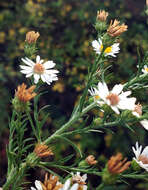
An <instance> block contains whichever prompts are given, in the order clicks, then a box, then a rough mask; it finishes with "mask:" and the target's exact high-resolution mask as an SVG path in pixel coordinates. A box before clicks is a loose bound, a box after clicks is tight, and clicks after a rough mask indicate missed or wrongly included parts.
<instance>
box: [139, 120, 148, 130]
mask: <svg viewBox="0 0 148 190" xmlns="http://www.w3.org/2000/svg"><path fill="white" fill-rule="evenodd" d="M140 123H141V125H142V126H143V127H144V128H145V129H146V130H148V120H147V119H144V120H142V121H140Z"/></svg>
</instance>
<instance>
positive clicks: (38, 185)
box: [31, 180, 43, 190]
mask: <svg viewBox="0 0 148 190" xmlns="http://www.w3.org/2000/svg"><path fill="white" fill-rule="evenodd" d="M35 187H36V188H34V187H31V190H43V188H42V185H41V183H40V181H38V180H35Z"/></svg>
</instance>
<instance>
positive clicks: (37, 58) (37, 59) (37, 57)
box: [36, 55, 40, 63]
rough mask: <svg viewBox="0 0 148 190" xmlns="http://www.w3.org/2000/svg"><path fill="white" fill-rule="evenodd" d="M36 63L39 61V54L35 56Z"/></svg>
mask: <svg viewBox="0 0 148 190" xmlns="http://www.w3.org/2000/svg"><path fill="white" fill-rule="evenodd" d="M36 63H40V56H39V55H37V56H36Z"/></svg>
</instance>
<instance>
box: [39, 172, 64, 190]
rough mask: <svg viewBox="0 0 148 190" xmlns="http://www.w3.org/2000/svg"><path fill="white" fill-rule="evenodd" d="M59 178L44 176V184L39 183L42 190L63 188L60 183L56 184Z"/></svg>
mask: <svg viewBox="0 0 148 190" xmlns="http://www.w3.org/2000/svg"><path fill="white" fill-rule="evenodd" d="M58 180H59V178H58V177H57V176H53V175H50V177H49V178H48V174H47V173H46V174H45V179H44V183H41V185H42V188H43V190H59V189H61V188H62V187H63V185H62V184H61V183H59V182H58Z"/></svg>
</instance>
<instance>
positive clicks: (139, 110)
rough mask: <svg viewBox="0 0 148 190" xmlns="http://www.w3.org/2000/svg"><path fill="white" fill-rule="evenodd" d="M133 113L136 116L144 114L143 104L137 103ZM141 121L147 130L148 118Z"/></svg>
mask: <svg viewBox="0 0 148 190" xmlns="http://www.w3.org/2000/svg"><path fill="white" fill-rule="evenodd" d="M132 114H133V115H135V116H136V117H140V116H141V115H142V105H141V104H137V105H135V108H134V110H133V111H132ZM140 123H141V125H142V126H143V127H144V128H145V129H146V130H148V120H147V119H144V120H142V121H140Z"/></svg>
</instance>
